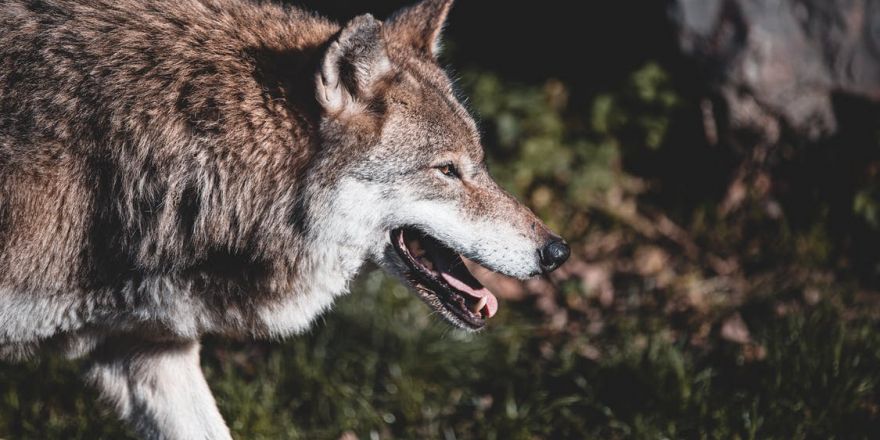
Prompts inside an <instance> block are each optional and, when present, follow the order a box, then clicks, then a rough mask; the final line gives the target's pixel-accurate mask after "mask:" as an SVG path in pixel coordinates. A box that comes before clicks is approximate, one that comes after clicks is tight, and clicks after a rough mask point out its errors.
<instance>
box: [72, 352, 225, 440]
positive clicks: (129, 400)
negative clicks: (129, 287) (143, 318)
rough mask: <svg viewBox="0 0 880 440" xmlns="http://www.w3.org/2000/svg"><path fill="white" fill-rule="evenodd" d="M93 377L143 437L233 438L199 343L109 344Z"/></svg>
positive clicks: (90, 374) (96, 357)
mask: <svg viewBox="0 0 880 440" xmlns="http://www.w3.org/2000/svg"><path fill="white" fill-rule="evenodd" d="M93 361H94V363H93V364H92V366H91V368H90V369H89V372H88V377H89V379H90V380H91V382H92V383H94V384H95V385H96V386H97V387H98V388H99V389H100V391H101V394H102V395H103V396H104V397H105V398H106V399H107V400H109V401H110V402H111V403H112V404H113V405H114V406H115V407H116V410H117V411H118V412H119V414H120V415H121V417H122V418H123V419H125V420H126V421H127V422H128V423H129V424H130V425H131V426H132V427H133V428H134V430H135V431H136V432H137V434H138V435H140V436H141V437H143V438H144V439H150V440H160V439H161V440H190V439H199V440H202V439H206V440H207V439H210V440H215V439H231V438H232V437H231V436H230V435H229V428H227V427H226V423H225V422H224V421H223V417H222V416H221V415H220V411H218V410H217V405H216V403H215V402H214V397H213V396H212V395H211V390H210V389H209V388H208V384H207V383H206V382H205V377H204V376H203V375H202V370H201V368H200V367H199V343H198V342H196V341H187V342H162V343H155V342H151V343H146V342H143V341H132V340H130V339H128V338H124V339H119V340H115V341H112V342H109V343H107V344H104V345H103V346H102V347H101V348H100V349H99V350H98V351H96V353H95V355H94V357H93Z"/></svg>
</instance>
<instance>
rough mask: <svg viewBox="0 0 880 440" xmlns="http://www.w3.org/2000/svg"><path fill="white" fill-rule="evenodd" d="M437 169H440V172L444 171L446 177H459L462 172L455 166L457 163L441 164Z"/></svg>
mask: <svg viewBox="0 0 880 440" xmlns="http://www.w3.org/2000/svg"><path fill="white" fill-rule="evenodd" d="M437 169H438V170H440V172H441V173H443V175H444V176H446V177H452V178H456V179H458V178H459V176H460V174H458V170H457V169H456V168H455V165H453V164H451V163H447V164H444V165H440V166H438V167H437Z"/></svg>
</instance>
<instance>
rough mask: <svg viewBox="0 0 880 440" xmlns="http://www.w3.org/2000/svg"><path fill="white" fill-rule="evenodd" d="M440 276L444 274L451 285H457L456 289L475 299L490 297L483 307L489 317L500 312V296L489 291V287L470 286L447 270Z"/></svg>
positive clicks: (484, 312) (444, 277)
mask: <svg viewBox="0 0 880 440" xmlns="http://www.w3.org/2000/svg"><path fill="white" fill-rule="evenodd" d="M440 276H442V277H443V279H444V280H446V282H447V283H449V285H450V286H452V287H455V288H456V290H459V291H461V292H463V293H467V294H468V295H470V296H472V297H473V298H475V299H480V298H483V297H488V299H487V302H486V305H485V306H484V307H483V310H482V311H483V314H484V315H485V316H486V317H487V318H491V317H493V316H495V313H497V312H498V298H495V295H493V294H492V292H490V291H489V289H487V288H485V287H481V288H479V289H474V288H473V287H471V286H468V285H467V284H466V283H464V282H463V281H461V280H459V279H458V278H456V277H454V276H452V275H451V274H448V273H446V272H440Z"/></svg>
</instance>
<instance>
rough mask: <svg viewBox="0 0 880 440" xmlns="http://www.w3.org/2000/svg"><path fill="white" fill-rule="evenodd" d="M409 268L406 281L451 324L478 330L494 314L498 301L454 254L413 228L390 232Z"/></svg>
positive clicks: (458, 256)
mask: <svg viewBox="0 0 880 440" xmlns="http://www.w3.org/2000/svg"><path fill="white" fill-rule="evenodd" d="M391 242H392V244H393V245H394V248H395V249H396V250H397V253H398V254H399V255H400V256H401V258H402V259H403V261H404V262H405V263H406V265H407V266H408V267H409V273H407V274H406V275H407V278H408V279H409V281H410V282H411V283H412V284H413V286H414V287H415V288H416V290H417V291H418V293H419V295H420V296H421V297H422V299H423V300H425V302H427V303H428V305H430V306H431V307H433V308H434V309H435V310H436V311H437V312H438V313H440V315H441V316H443V317H445V318H446V319H447V320H448V321H450V322H451V323H453V324H455V325H457V326H459V327H462V328H466V329H471V330H478V329H481V328H483V327H484V326H485V325H486V319H488V318H491V317H493V316H495V313H496V312H497V311H498V299H497V298H495V295H493V294H492V292H490V291H489V289H487V288H485V287H483V285H482V284H480V282H479V281H477V279H476V278H474V276H473V275H472V274H471V273H470V271H468V269H467V267H466V266H465V264H464V261H463V260H462V259H461V256H460V255H459V254H457V253H456V252H455V251H453V250H452V249H450V248H449V247H447V246H446V245H444V244H443V243H441V242H440V241H439V240H437V239H436V238H434V237H431V236H429V235H427V234H425V233H424V232H422V231H420V230H418V229H415V228H409V227H405V228H399V229H395V230H393V231H391Z"/></svg>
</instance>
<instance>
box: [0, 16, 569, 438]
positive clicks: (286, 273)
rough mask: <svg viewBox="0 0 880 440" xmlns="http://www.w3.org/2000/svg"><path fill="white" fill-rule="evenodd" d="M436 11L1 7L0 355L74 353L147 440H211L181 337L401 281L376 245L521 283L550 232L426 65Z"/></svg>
mask: <svg viewBox="0 0 880 440" xmlns="http://www.w3.org/2000/svg"><path fill="white" fill-rule="evenodd" d="M450 4H451V0H425V1H423V2H422V3H420V4H418V5H416V6H414V7H412V8H409V9H407V10H405V11H403V12H401V13H398V14H396V15H395V16H394V18H393V19H392V20H391V21H389V22H386V23H382V22H380V21H378V20H376V19H374V18H372V17H371V16H368V15H365V16H361V17H358V18H356V19H354V20H352V21H351V22H350V23H348V24H346V25H345V26H340V25H337V24H335V23H333V22H331V21H329V20H326V19H323V18H320V17H318V16H316V15H314V14H311V13H307V12H304V11H302V10H299V9H296V8H285V7H281V6H277V5H273V4H269V3H265V2H251V1H248V0H152V1H135V0H9V1H5V2H0V356H3V357H6V358H12V359H14V358H21V357H25V356H28V355H30V354H33V353H34V352H36V351H37V350H38V349H39V348H40V347H42V346H52V347H57V348H60V349H63V350H64V351H66V352H67V353H68V354H69V355H70V356H87V357H88V358H89V359H90V360H91V361H92V365H93V367H92V368H91V370H90V373H89V378H90V380H91V381H92V382H93V383H94V384H95V385H96V386H98V388H99V389H101V390H102V393H103V394H104V396H105V397H106V398H107V399H108V400H109V401H110V402H111V403H112V404H113V405H114V406H115V407H116V408H117V410H118V411H119V414H120V415H121V416H122V417H123V418H125V419H126V420H128V421H129V422H130V423H131V425H132V426H133V427H135V429H136V430H137V432H138V433H139V434H141V435H142V436H144V437H145V438H154V439H190V438H228V437H229V432H228V429H227V428H226V427H225V425H224V424H223V421H222V419H221V418H220V416H219V413H218V412H217V410H216V407H215V405H214V401H213V398H212V397H211V395H210V392H209V390H208V388H207V385H206V384H205V383H204V379H203V378H202V376H201V373H200V371H199V369H198V340H199V339H200V338H201V337H202V336H203V335H205V334H209V333H210V334H222V335H228V336H233V337H255V338H266V337H282V336H286V335H290V334H293V333H296V332H298V331H301V330H303V329H305V328H307V327H308V325H309V324H310V323H311V322H312V320H314V318H315V317H316V316H318V315H319V314H320V313H321V312H323V311H325V310H326V309H328V308H329V307H330V305H331V304H332V302H333V300H334V298H335V297H337V296H338V295H341V294H344V293H345V292H346V290H347V284H348V282H349V280H351V278H352V277H353V276H354V275H355V274H356V273H357V271H358V270H359V268H360V267H361V265H362V264H363V263H364V262H365V261H366V260H368V259H372V260H374V261H376V262H377V263H379V264H380V265H382V266H383V267H386V268H388V269H389V270H391V271H392V272H394V273H397V274H399V275H401V276H402V277H403V278H406V273H405V272H406V269H405V268H403V267H402V266H401V265H400V261H399V260H398V259H397V258H396V257H395V256H394V255H393V253H392V252H388V250H389V246H390V241H389V239H388V232H389V231H390V230H391V229H392V228H395V227H399V226H401V225H412V226H417V227H420V228H422V229H424V230H426V231H428V232H430V233H431V234H432V235H434V236H436V237H437V238H438V239H441V240H442V241H444V242H445V243H447V244H448V245H449V246H451V247H452V248H454V249H455V250H456V251H458V252H460V253H462V254H464V255H466V256H468V257H471V258H473V259H475V260H477V261H479V262H481V263H482V264H484V265H486V266H488V267H490V268H493V269H495V270H498V271H501V272H504V273H507V274H509V275H513V276H518V277H527V276H530V275H533V274H534V273H536V272H537V271H538V270H539V269H538V263H537V256H536V255H537V252H536V250H537V248H538V247H540V246H541V245H542V244H543V243H544V242H546V241H547V240H548V239H549V238H550V237H552V234H551V233H550V232H549V231H548V230H547V229H546V227H545V226H543V224H541V223H540V221H539V220H537V219H536V218H535V217H534V215H532V213H531V212H529V211H528V209H526V208H524V207H523V206H522V205H520V204H519V203H518V202H517V201H516V200H515V199H514V198H512V197H511V196H509V195H508V194H507V193H505V192H504V191H503V190H501V189H500V188H499V187H498V186H497V185H496V184H495V183H494V182H493V181H492V179H491V177H489V175H488V173H487V171H486V169H485V165H484V163H483V152H482V148H481V147H480V143H479V138H478V135H477V131H476V127H475V125H474V122H473V120H472V119H471V118H470V116H469V115H468V114H467V112H465V111H464V109H463V108H462V106H461V105H460V103H459V102H458V101H457V100H456V99H455V98H454V97H453V94H452V93H451V85H450V82H449V79H448V78H447V76H446V75H445V73H444V72H443V71H442V69H440V68H439V67H438V66H437V63H436V61H435V59H434V57H435V55H436V51H437V39H438V35H439V29H440V27H442V25H443V22H444V20H445V17H446V14H447V13H448V11H449V7H450ZM426 23H427V24H428V25H426ZM445 162H453V163H455V164H456V166H457V167H458V168H459V169H460V170H461V171H462V178H461V179H460V180H458V181H452V180H450V179H449V178H448V177H445V176H443V175H441V174H440V173H439V172H438V171H437V169H436V167H437V166H438V165H441V164H442V163H445Z"/></svg>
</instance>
